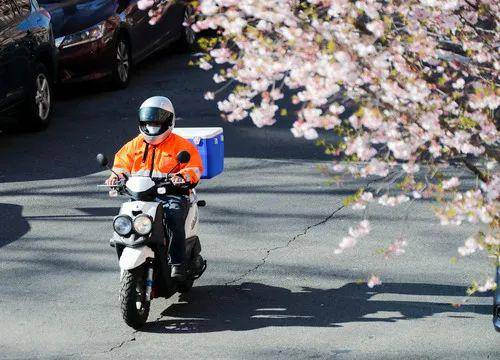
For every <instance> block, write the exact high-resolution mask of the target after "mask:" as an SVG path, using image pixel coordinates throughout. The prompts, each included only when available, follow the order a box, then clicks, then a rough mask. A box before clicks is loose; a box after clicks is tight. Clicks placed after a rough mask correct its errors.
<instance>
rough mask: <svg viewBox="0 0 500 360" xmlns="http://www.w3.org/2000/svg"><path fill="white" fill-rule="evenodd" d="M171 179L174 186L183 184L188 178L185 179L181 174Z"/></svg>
mask: <svg viewBox="0 0 500 360" xmlns="http://www.w3.org/2000/svg"><path fill="white" fill-rule="evenodd" d="M170 180H171V181H172V184H173V185H174V186H181V185H184V184H185V183H186V180H184V178H183V177H182V176H181V175H174V176H172V179H170Z"/></svg>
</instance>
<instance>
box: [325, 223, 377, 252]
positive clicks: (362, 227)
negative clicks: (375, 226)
mask: <svg viewBox="0 0 500 360" xmlns="http://www.w3.org/2000/svg"><path fill="white" fill-rule="evenodd" d="M370 230H371V225H370V222H369V221H368V220H362V221H361V222H360V223H359V224H358V225H357V226H356V227H350V228H349V235H347V236H345V237H344V238H342V241H341V242H340V243H339V244H338V245H337V248H336V249H335V250H334V253H335V254H341V253H342V252H343V251H344V250H346V249H349V248H352V247H354V246H356V243H357V241H358V239H359V238H361V237H364V236H366V235H368V234H369V233H370Z"/></svg>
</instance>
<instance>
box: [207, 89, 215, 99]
mask: <svg viewBox="0 0 500 360" xmlns="http://www.w3.org/2000/svg"><path fill="white" fill-rule="evenodd" d="M214 97H215V96H214V93H213V92H211V91H207V92H206V93H205V95H204V98H205V100H213V99H214Z"/></svg>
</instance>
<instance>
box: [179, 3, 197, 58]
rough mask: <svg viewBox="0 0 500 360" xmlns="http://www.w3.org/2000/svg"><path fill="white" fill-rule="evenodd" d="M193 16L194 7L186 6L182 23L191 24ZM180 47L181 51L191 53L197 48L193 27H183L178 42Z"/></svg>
mask: <svg viewBox="0 0 500 360" xmlns="http://www.w3.org/2000/svg"><path fill="white" fill-rule="evenodd" d="M193 16H194V10H193V7H192V6H189V5H186V7H185V8H184V16H183V20H182V23H183V24H190V23H191V21H192V18H193ZM178 46H179V50H181V51H191V50H194V49H195V48H196V32H195V31H194V30H193V29H192V28H191V26H184V25H182V31H181V37H180V39H179V41H178Z"/></svg>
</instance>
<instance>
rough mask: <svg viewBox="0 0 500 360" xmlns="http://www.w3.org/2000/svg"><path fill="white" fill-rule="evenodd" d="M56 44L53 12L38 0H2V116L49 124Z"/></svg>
mask: <svg viewBox="0 0 500 360" xmlns="http://www.w3.org/2000/svg"><path fill="white" fill-rule="evenodd" d="M56 57H57V56H56V48H55V45H54V36H53V33H52V28H51V25H50V15H49V13H48V12H47V11H46V10H44V9H42V8H40V7H39V6H38V4H37V2H36V0H0V118H1V120H2V123H5V121H6V120H10V119H13V118H17V119H18V120H20V123H21V125H22V127H23V128H25V129H31V130H40V129H43V128H45V127H47V125H48V124H49V120H50V116H51V113H52V107H53V96H52V83H53V79H54V75H55V73H56V61H57V60H56Z"/></svg>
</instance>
